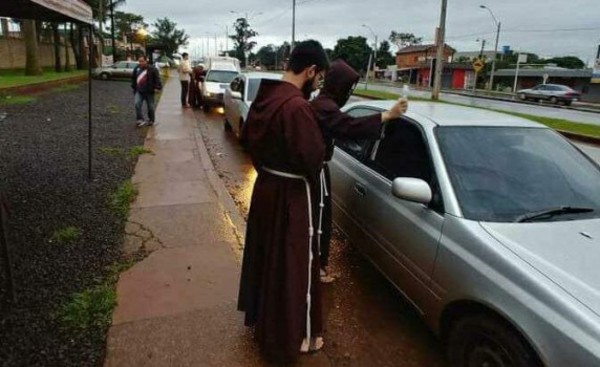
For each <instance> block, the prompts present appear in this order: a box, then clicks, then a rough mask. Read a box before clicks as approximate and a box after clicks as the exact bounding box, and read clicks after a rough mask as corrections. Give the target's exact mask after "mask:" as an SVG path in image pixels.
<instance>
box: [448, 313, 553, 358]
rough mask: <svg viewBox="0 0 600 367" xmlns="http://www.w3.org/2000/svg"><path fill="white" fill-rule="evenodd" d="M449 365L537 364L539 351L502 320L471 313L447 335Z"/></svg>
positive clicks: (458, 322) (454, 325) (459, 321)
mask: <svg viewBox="0 0 600 367" xmlns="http://www.w3.org/2000/svg"><path fill="white" fill-rule="evenodd" d="M446 353H447V355H448V361H449V365H450V366H455V367H476V366H488V367H509V366H510V367H538V366H541V363H540V362H539V360H538V358H537V356H536V354H535V353H534V352H533V351H532V350H531V348H530V347H529V345H527V343H526V341H525V340H524V339H523V338H522V336H521V335H520V334H519V333H518V332H516V331H515V330H514V329H513V328H511V327H510V326H508V325H507V324H506V323H505V322H503V321H502V320H500V319H498V318H496V317H492V316H487V315H483V314H480V315H471V316H466V317H463V318H461V319H459V320H458V321H457V322H455V323H454V324H453V325H452V327H451V329H450V331H449V333H448V335H447V339H446Z"/></svg>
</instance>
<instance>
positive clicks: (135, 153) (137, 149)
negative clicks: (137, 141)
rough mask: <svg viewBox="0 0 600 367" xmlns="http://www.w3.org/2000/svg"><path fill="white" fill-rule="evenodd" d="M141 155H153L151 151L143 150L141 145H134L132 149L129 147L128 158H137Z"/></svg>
mask: <svg viewBox="0 0 600 367" xmlns="http://www.w3.org/2000/svg"><path fill="white" fill-rule="evenodd" d="M142 154H154V153H153V152H152V151H151V150H148V149H146V148H144V147H143V146H141V145H136V146H134V147H131V149H129V154H128V155H129V158H132V159H133V158H137V157H139V156H141V155H142Z"/></svg>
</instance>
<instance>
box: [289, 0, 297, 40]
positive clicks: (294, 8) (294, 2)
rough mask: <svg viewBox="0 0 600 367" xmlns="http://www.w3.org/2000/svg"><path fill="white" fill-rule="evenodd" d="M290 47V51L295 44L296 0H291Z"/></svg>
mask: <svg viewBox="0 0 600 367" xmlns="http://www.w3.org/2000/svg"><path fill="white" fill-rule="evenodd" d="M292 6H293V7H292V47H291V49H290V52H291V51H292V50H293V49H294V45H295V44H296V0H292Z"/></svg>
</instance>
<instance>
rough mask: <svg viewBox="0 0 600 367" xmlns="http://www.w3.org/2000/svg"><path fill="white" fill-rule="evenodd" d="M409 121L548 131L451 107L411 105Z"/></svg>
mask: <svg viewBox="0 0 600 367" xmlns="http://www.w3.org/2000/svg"><path fill="white" fill-rule="evenodd" d="M394 103H396V101H394V100H385V101H360V102H354V103H351V104H348V105H346V107H345V108H344V110H348V109H351V108H355V107H370V108H374V109H377V110H388V109H390V108H391V107H392V106H393V105H394ZM406 117H408V118H410V119H413V120H415V121H417V122H419V123H420V124H422V125H423V126H428V127H435V126H493V127H503V126H507V127H528V128H547V127H546V126H544V125H542V124H538V123H537V122H534V121H531V120H527V119H524V118H521V117H516V116H512V115H508V114H505V113H501V112H495V111H490V110H486V109H481V108H473V107H467V106H460V105H453V104H448V103H437V102H421V101H410V100H409V106H408V111H407V113H406Z"/></svg>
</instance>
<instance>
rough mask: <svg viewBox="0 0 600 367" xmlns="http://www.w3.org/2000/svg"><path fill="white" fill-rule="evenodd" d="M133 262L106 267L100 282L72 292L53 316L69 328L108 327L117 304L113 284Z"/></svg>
mask: <svg viewBox="0 0 600 367" xmlns="http://www.w3.org/2000/svg"><path fill="white" fill-rule="evenodd" d="M133 264H134V261H127V262H118V263H115V264H114V265H113V266H111V267H110V269H108V274H107V275H106V277H105V278H104V280H103V281H102V282H101V283H100V284H97V285H95V286H93V287H91V288H88V289H86V290H84V291H82V292H79V293H75V294H73V295H72V296H71V298H70V299H69V301H68V302H67V303H65V304H64V305H63V306H62V307H61V308H60V309H59V310H58V311H57V312H56V313H55V314H54V316H55V318H57V319H58V320H60V322H61V324H62V325H63V326H65V327H69V328H76V329H88V328H94V327H100V328H108V327H109V326H110V324H111V319H112V313H113V310H114V308H115V306H116V305H117V292H116V289H115V284H116V283H117V281H118V280H119V274H121V272H123V271H125V270H127V269H129V268H130V267H131V266H133Z"/></svg>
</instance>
